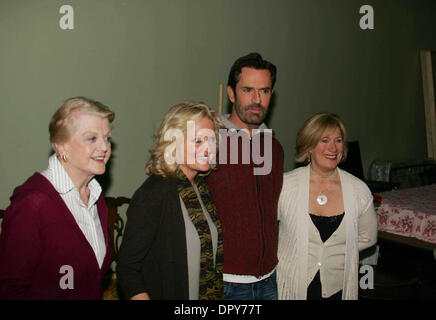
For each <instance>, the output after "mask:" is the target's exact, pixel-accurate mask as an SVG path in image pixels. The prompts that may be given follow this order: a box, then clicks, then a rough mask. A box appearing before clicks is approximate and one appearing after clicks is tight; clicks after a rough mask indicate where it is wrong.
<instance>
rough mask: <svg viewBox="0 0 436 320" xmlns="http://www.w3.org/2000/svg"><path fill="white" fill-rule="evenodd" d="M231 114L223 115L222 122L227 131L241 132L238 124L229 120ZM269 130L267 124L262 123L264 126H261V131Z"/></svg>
mask: <svg viewBox="0 0 436 320" xmlns="http://www.w3.org/2000/svg"><path fill="white" fill-rule="evenodd" d="M229 117H230V113H227V114H223V115H221V121H222V122H223V123H224V125H225V126H226V128H227V129H235V130H241V128H239V127H238V126H237V125H236V124H234V123H233V122H231V121H230V120H229ZM265 129H268V127H267V126H266V124H265V123H263V122H262V124H261V125H260V126H259V130H265Z"/></svg>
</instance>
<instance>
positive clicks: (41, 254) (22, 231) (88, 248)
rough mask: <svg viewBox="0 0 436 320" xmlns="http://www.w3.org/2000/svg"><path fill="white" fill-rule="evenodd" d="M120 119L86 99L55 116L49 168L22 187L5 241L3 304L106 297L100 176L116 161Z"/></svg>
mask: <svg viewBox="0 0 436 320" xmlns="http://www.w3.org/2000/svg"><path fill="white" fill-rule="evenodd" d="M114 117H115V114H114V113H113V112H112V111H110V110H109V109H108V108H107V107H105V106H103V105H102V104H101V103H99V102H97V101H93V100H90V99H87V98H84V97H77V98H71V99H68V100H66V101H65V102H64V103H63V104H62V105H61V107H60V108H59V109H58V110H57V111H56V112H55V114H54V115H53V117H52V119H51V121H50V125H49V132H50V141H51V143H52V146H53V149H54V151H55V153H54V154H53V155H52V156H51V157H50V158H49V164H48V168H47V169H46V170H44V171H43V172H41V173H38V172H37V173H35V174H34V175H32V176H31V177H30V178H29V179H28V180H27V181H26V182H25V183H24V184H23V185H21V186H19V187H17V188H16V189H15V190H14V193H13V195H12V197H11V204H10V206H9V207H8V208H7V209H6V212H5V214H4V219H3V224H2V233H1V235H0V261H1V263H0V299H50V300H53V299H80V300H83V299H101V298H102V286H101V281H102V277H103V276H104V274H105V272H106V271H107V270H108V269H109V266H110V263H111V257H112V254H111V252H110V247H109V245H108V232H107V213H108V212H107V206H106V203H105V201H104V198H103V195H102V189H101V187H100V185H99V183H98V182H97V181H96V180H95V179H94V176H95V175H101V174H103V173H104V172H105V170H106V163H107V162H108V160H109V157H110V155H111V142H110V140H111V136H112V131H111V127H110V122H112V121H113V120H114Z"/></svg>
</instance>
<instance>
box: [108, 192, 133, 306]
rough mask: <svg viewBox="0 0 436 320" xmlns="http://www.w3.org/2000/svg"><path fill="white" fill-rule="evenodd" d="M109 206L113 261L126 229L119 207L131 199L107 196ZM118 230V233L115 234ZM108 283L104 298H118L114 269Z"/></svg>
mask: <svg viewBox="0 0 436 320" xmlns="http://www.w3.org/2000/svg"><path fill="white" fill-rule="evenodd" d="M105 200H106V203H107V206H108V216H109V217H108V231H109V243H110V246H111V249H112V253H113V261H115V262H116V261H117V256H118V250H119V248H120V239H121V238H122V236H123V231H124V221H123V219H121V216H120V214H119V213H118V208H119V207H121V206H122V205H124V204H128V203H130V199H129V198H126V197H117V198H114V197H106V198H105ZM115 231H116V234H115ZM108 282H109V283H108V284H107V285H106V286H105V287H106V288H105V290H104V292H103V300H118V299H119V295H118V290H117V277H116V275H115V272H114V271H113V270H112V272H111V274H110V279H109V280H108Z"/></svg>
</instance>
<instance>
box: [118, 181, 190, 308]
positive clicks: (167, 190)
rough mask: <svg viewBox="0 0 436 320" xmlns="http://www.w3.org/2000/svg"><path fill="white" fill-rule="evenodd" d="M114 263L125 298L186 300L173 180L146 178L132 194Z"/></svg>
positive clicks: (185, 267)
mask: <svg viewBox="0 0 436 320" xmlns="http://www.w3.org/2000/svg"><path fill="white" fill-rule="evenodd" d="M127 218H128V219H127V224H126V229H125V233H124V237H123V242H122V244H121V247H120V251H119V254H118V262H117V277H118V281H119V286H120V290H121V294H122V296H123V297H124V298H126V299H130V298H131V297H133V296H135V295H137V294H139V293H143V292H146V293H148V294H149V296H150V298H151V299H153V300H162V299H189V282H188V263H187V249H186V235H185V223H184V220H183V213H182V209H181V206H180V198H179V193H178V192H177V184H176V181H175V180H174V179H164V178H162V177H160V176H155V175H152V176H150V177H149V178H148V179H147V180H146V181H145V182H144V183H143V184H142V186H141V187H140V188H139V189H138V190H137V191H136V192H135V194H134V195H133V198H132V200H131V202H130V205H129V208H128V210H127Z"/></svg>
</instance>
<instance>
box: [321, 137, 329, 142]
mask: <svg viewBox="0 0 436 320" xmlns="http://www.w3.org/2000/svg"><path fill="white" fill-rule="evenodd" d="M321 142H322V143H328V142H329V139H328V138H324V139H321Z"/></svg>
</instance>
